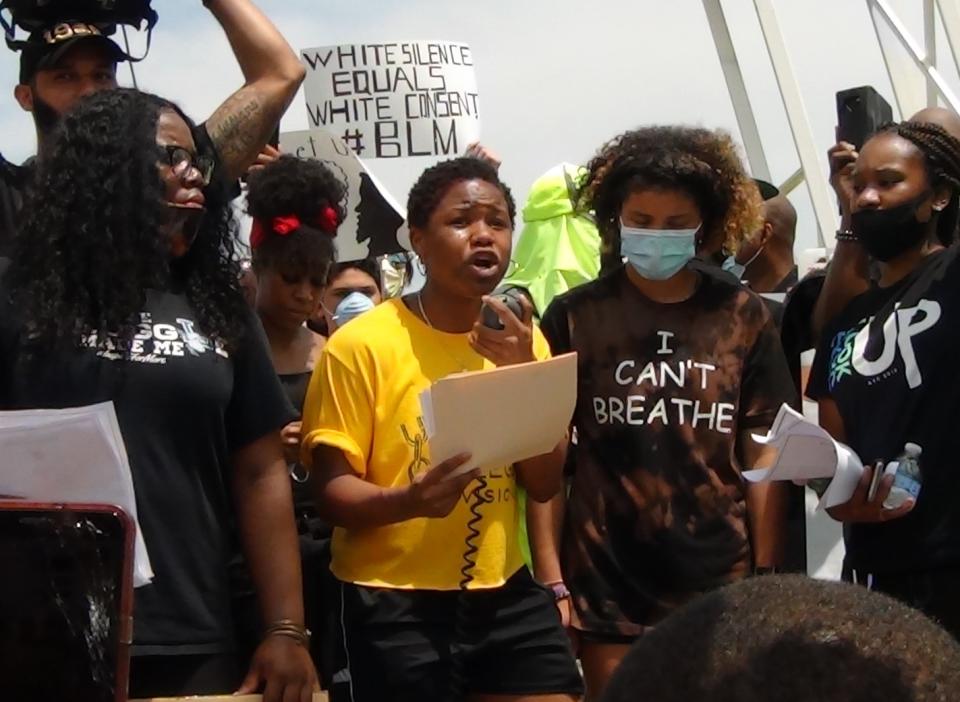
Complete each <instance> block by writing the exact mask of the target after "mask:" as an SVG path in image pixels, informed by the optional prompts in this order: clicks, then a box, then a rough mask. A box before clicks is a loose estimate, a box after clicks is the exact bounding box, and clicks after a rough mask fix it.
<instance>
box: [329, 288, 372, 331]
mask: <svg viewBox="0 0 960 702" xmlns="http://www.w3.org/2000/svg"><path fill="white" fill-rule="evenodd" d="M374 307H376V305H375V304H374V303H373V300H371V299H370V298H369V297H367V296H366V295H364V294H363V293H362V292H360V291H359V290H354V291H353V292H352V293H350V294H349V295H347V296H346V297H345V298H343V299H342V300H340V304H339V305H337V309H335V310H334V311H333V315H332V316H333V321H334V322H336V323H337V326H338V327H342V326H343V325H344V324H346V323H347V322H349V321H350V320H351V319H353V318H355V317H359V316H360V315H361V314H363V313H364V312H369V311H370V310H372V309H373V308H374Z"/></svg>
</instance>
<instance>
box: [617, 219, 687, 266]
mask: <svg viewBox="0 0 960 702" xmlns="http://www.w3.org/2000/svg"><path fill="white" fill-rule="evenodd" d="M698 231H700V227H697V228H696V229H641V228H639V227H628V226H627V225H625V224H624V223H623V222H621V223H620V253H621V254H622V255H623V256H625V257H626V259H627V261H628V262H629V263H630V265H631V266H633V267H634V269H635V270H636V271H637V273H639V274H640V275H641V276H642V277H644V278H646V279H647V280H666V279H667V278H672V277H673V276H675V275H676V274H677V273H679V272H680V270H681V269H682V268H683V267H684V266H685V265H687V263H689V262H690V259H692V258H693V257H694V256H695V255H696V253H697V232H698Z"/></svg>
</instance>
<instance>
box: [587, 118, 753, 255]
mask: <svg viewBox="0 0 960 702" xmlns="http://www.w3.org/2000/svg"><path fill="white" fill-rule="evenodd" d="M587 168H588V174H587V176H586V178H585V179H584V182H583V185H582V187H581V190H580V199H581V202H580V207H581V209H584V210H593V211H594V212H595V213H596V217H597V226H598V228H599V229H600V236H601V241H602V244H603V246H602V251H601V258H602V260H603V268H604V269H605V270H609V269H610V268H611V267H614V266H616V265H619V263H620V210H621V208H622V206H623V203H624V201H625V200H626V199H627V197H628V196H629V195H630V193H631V192H633V191H636V190H638V189H642V188H667V189H677V190H682V191H683V192H686V193H688V194H689V195H690V196H691V197H692V198H693V199H694V200H695V201H696V203H697V205H698V206H699V208H700V212H701V214H702V216H703V226H702V229H701V233H702V239H701V247H703V248H707V249H711V248H714V247H719V245H722V246H724V247H725V248H726V249H727V250H728V251H729V252H730V253H734V252H736V250H737V249H738V248H739V246H740V242H741V241H742V240H743V238H744V237H745V236H748V235H749V234H750V233H751V232H753V231H756V229H757V227H759V226H760V223H761V221H762V214H761V212H762V209H761V208H762V201H761V199H760V193H759V191H758V190H757V186H756V184H754V182H753V181H752V180H751V179H750V178H749V176H747V174H746V172H745V171H744V168H743V164H742V162H741V160H740V157H739V155H738V153H737V149H736V146H735V145H734V143H733V140H732V139H731V138H730V137H729V136H728V135H727V134H724V133H723V132H716V131H710V130H708V129H700V128H695V127H679V126H663V127H643V128H641V129H636V130H633V131H629V132H624V133H623V134H621V135H619V136H618V137H616V138H614V139H613V140H611V141H609V142H608V143H607V144H605V145H604V146H603V147H602V148H601V149H600V151H599V153H598V154H597V155H596V156H595V157H594V158H593V159H592V160H591V161H590V164H589V165H588V167H587Z"/></svg>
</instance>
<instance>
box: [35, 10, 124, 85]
mask: <svg viewBox="0 0 960 702" xmlns="http://www.w3.org/2000/svg"><path fill="white" fill-rule="evenodd" d="M80 42H86V43H90V44H94V43H96V44H98V45H100V46H102V47H103V49H104V50H105V51H106V52H107V55H108V56H109V57H110V58H111V59H112V60H113V61H114V62H115V63H120V62H121V61H129V60H130V56H129V55H127V53H126V52H124V51H123V49H121V48H120V47H119V46H117V44H116V43H115V42H114V41H113V40H112V39H109V38H108V37H106V36H105V35H104V34H103V31H102V30H101V29H100V28H99V27H98V26H97V25H95V24H90V23H88V22H60V23H58V24H55V25H53V26H52V27H49V28H48V29H44V30H38V31H35V32H33V33H32V34H31V35H30V37H29V38H28V39H27V41H26V42H24V45H23V49H22V50H21V52H20V83H29V82H30V79H31V78H33V76H34V75H35V74H36V72H37V71H39V70H41V69H44V68H50V67H52V66H55V65H56V63H57V61H59V60H60V59H61V58H63V56H64V55H65V54H66V53H67V52H68V51H70V50H71V49H73V48H74V47H75V46H77V44H79V43H80Z"/></svg>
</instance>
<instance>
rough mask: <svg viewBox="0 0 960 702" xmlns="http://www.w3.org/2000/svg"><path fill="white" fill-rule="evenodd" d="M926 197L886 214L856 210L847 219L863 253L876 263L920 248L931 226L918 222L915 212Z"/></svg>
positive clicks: (876, 211)
mask: <svg viewBox="0 0 960 702" xmlns="http://www.w3.org/2000/svg"><path fill="white" fill-rule="evenodd" d="M928 197H929V193H924V194H923V195H921V196H920V197H918V198H915V199H913V200H911V201H910V202H905V203H903V204H902V205H897V206H896V207H890V208H887V209H885V210H859V211H857V212H854V213H853V214H852V215H850V224H851V225H852V226H853V231H854V233H855V234H856V235H857V236H858V237H859V239H860V243H861V244H862V245H863V248H864V250H865V251H866V252H867V253H868V254H870V256H872V257H873V258H875V259H876V260H878V261H884V262H886V261H890V260H893V259H895V258H896V257H897V256H899V255H900V254H902V253H903V252H904V251H909V250H910V249H912V248H914V247H915V246H917V245H919V244H920V242H922V241H923V240H924V238H925V237H926V235H927V229H928V227H929V226H930V222H929V221H927V222H921V221H919V220H918V219H917V208H918V207H919V206H920V205H921V204H922V203H923V202H924V201H925V200H926V199H927V198H928Z"/></svg>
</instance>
